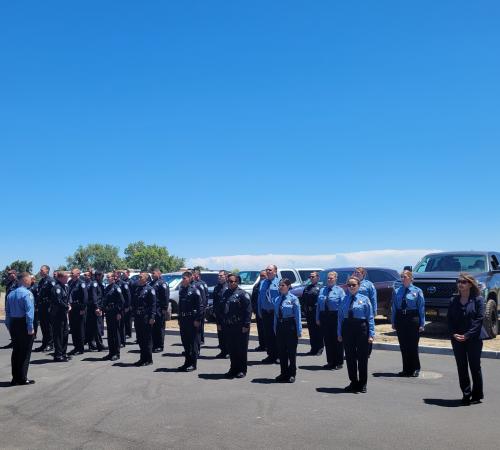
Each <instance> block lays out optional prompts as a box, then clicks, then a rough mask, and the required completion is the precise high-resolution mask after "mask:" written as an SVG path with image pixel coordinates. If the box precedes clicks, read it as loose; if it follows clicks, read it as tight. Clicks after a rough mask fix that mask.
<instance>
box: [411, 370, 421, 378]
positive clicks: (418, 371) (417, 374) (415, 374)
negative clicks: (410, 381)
mask: <svg viewBox="0 0 500 450" xmlns="http://www.w3.org/2000/svg"><path fill="white" fill-rule="evenodd" d="M419 375H420V370H415V372H413V373H412V374H411V375H410V376H411V377H413V378H417V377H418V376H419Z"/></svg>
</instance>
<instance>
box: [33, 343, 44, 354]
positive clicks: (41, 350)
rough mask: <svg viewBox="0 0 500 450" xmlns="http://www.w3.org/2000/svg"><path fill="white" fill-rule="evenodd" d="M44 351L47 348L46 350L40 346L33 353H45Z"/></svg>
mask: <svg viewBox="0 0 500 450" xmlns="http://www.w3.org/2000/svg"><path fill="white" fill-rule="evenodd" d="M46 349H47V348H46V347H44V346H43V345H42V346H40V347H37V348H35V349H34V350H33V351H34V352H37V353H38V352H45V351H47V350H46Z"/></svg>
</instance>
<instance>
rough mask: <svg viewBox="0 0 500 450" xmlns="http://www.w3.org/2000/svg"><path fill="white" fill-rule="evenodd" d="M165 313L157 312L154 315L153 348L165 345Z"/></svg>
mask: <svg viewBox="0 0 500 450" xmlns="http://www.w3.org/2000/svg"><path fill="white" fill-rule="evenodd" d="M165 319H166V318H165V313H163V312H162V313H161V314H157V315H156V316H155V323H154V325H153V330H152V332H153V348H161V349H162V350H163V348H164V346H165Z"/></svg>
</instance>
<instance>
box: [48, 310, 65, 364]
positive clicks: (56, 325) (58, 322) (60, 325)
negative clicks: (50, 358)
mask: <svg viewBox="0 0 500 450" xmlns="http://www.w3.org/2000/svg"><path fill="white" fill-rule="evenodd" d="M51 323H52V333H53V337H54V358H62V357H63V356H66V354H67V352H68V334H69V331H68V316H67V315H66V311H56V312H54V313H52V314H51Z"/></svg>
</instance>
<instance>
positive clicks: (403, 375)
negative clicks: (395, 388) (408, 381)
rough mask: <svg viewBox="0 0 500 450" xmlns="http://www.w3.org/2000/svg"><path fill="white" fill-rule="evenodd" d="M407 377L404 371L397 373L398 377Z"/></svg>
mask: <svg viewBox="0 0 500 450" xmlns="http://www.w3.org/2000/svg"><path fill="white" fill-rule="evenodd" d="M407 376H408V373H406V372H404V371H401V372H398V377H407Z"/></svg>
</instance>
